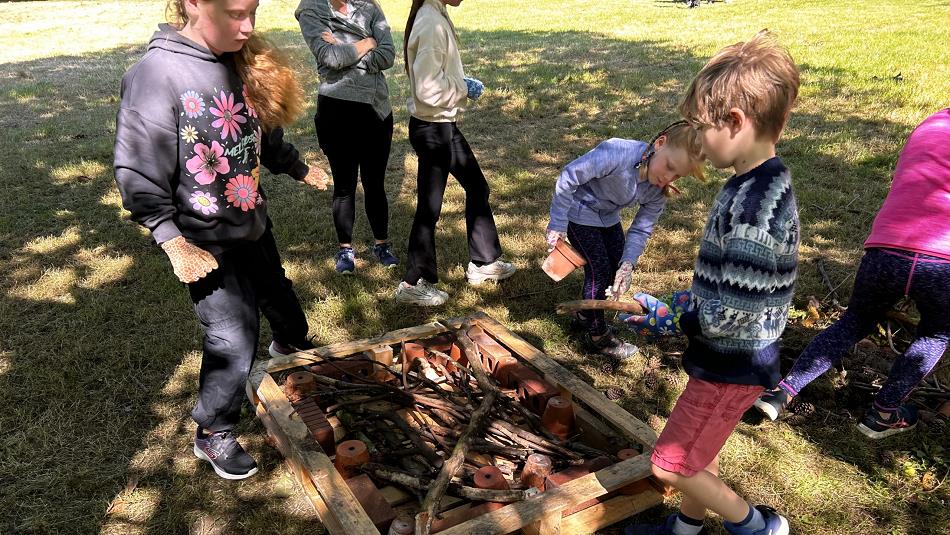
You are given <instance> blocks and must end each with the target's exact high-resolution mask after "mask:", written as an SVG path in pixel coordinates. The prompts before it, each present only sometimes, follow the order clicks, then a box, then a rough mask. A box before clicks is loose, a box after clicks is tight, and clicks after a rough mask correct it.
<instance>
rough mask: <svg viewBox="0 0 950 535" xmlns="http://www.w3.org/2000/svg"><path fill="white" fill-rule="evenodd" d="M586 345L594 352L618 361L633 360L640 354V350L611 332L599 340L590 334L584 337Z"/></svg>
mask: <svg viewBox="0 0 950 535" xmlns="http://www.w3.org/2000/svg"><path fill="white" fill-rule="evenodd" d="M584 344H585V345H587V347H588V348H590V349H591V350H592V351H595V352H597V353H600V354H601V355H604V356H606V357H610V358H612V359H615V360H617V361H624V360H627V359H631V358H633V357H635V356H637V355H639V354H640V348H638V347H637V346H635V345H633V344H630V343H628V342H624V341H623V340H621V339H619V338H617V337H616V336H615V335H614V333H613V331H611V330H608V331H607V332H606V333H604V335H603V336H601V337H600V338H598V339H597V340H594V338H593V337H592V336H591V335H590V333H589V332H588V333H587V334H586V335H585V336H584Z"/></svg>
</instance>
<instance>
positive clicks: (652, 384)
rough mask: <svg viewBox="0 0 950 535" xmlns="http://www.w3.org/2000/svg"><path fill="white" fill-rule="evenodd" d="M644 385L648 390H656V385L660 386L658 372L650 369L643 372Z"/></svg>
mask: <svg viewBox="0 0 950 535" xmlns="http://www.w3.org/2000/svg"><path fill="white" fill-rule="evenodd" d="M643 386H645V387H646V388H647V389H648V390H656V387H657V386H659V381H657V378H656V373H654V372H653V371H648V372H647V373H645V374H643Z"/></svg>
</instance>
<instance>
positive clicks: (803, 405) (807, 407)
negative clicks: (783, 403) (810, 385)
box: [788, 401, 815, 416]
mask: <svg viewBox="0 0 950 535" xmlns="http://www.w3.org/2000/svg"><path fill="white" fill-rule="evenodd" d="M788 410H789V411H790V412H791V413H792V414H795V415H798V416H811V415H812V414H815V406H814V405H812V404H811V403H808V402H807V401H798V402H796V403H792V404H791V406H790V407H789V408H788Z"/></svg>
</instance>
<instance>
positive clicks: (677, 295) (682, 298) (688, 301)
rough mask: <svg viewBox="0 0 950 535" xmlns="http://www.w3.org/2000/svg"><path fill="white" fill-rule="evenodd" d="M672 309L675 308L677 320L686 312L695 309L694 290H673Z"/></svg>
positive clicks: (674, 312)
mask: <svg viewBox="0 0 950 535" xmlns="http://www.w3.org/2000/svg"><path fill="white" fill-rule="evenodd" d="M670 309H672V310H673V315H674V316H676V318H677V320H678V319H679V317H680V316H682V315H683V314H684V313H686V312H689V311H690V310H693V292H690V291H689V290H682V291H679V292H673V300H672V301H670Z"/></svg>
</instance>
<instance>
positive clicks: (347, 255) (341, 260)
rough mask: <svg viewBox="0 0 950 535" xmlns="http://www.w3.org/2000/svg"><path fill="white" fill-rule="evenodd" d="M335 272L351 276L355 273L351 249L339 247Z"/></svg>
mask: <svg viewBox="0 0 950 535" xmlns="http://www.w3.org/2000/svg"><path fill="white" fill-rule="evenodd" d="M335 258H336V272H337V273H340V274H342V275H352V274H353V272H354V271H356V255H355V254H353V248H352V247H340V250H339V251H337V253H336V256H335Z"/></svg>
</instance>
